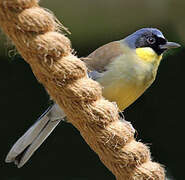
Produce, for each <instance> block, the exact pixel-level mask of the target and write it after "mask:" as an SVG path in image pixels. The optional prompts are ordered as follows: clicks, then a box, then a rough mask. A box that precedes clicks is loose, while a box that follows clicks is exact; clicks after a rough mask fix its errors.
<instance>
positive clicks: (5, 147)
mask: <svg viewBox="0 0 185 180" xmlns="http://www.w3.org/2000/svg"><path fill="white" fill-rule="evenodd" d="M40 4H41V5H42V6H44V7H46V8H48V9H50V10H51V11H53V12H54V14H55V15H56V16H57V17H58V19H59V20H60V21H61V22H62V23H64V25H65V26H66V27H68V28H69V30H70V31H71V32H72V34H71V35H69V36H68V37H69V38H70V39H71V41H72V46H73V48H74V49H75V50H76V51H77V55H78V56H79V57H80V56H87V55H88V54H89V53H90V52H92V51H93V50H94V49H96V48H97V47H99V46H101V45H103V44H105V43H108V42H110V41H113V40H119V39H122V38H124V37H125V36H127V35H128V34H130V33H132V32H134V31H136V30H137V29H139V28H142V27H157V28H159V29H160V30H161V31H162V32H163V33H164V34H165V36H166V37H167V38H168V39H169V40H170V41H176V42H178V43H180V44H181V45H182V48H180V49H178V50H173V51H171V52H169V53H168V54H167V55H166V56H165V58H164V59H163V60H162V62H161V66H160V69H159V73H158V76H157V79H156V81H155V83H154V84H153V85H152V87H150V88H149V89H148V90H147V92H145V93H144V95H143V96H142V97H141V98H139V99H138V100H137V101H136V102H135V103H134V104H132V105H131V106H130V107H129V108H128V109H126V110H125V112H124V114H125V116H126V119H127V120H129V121H131V122H132V124H133V126H134V127H135V128H136V129H137V132H138V135H137V140H140V141H142V142H145V143H146V144H147V145H149V146H150V149H151V153H152V157H153V160H154V161H157V162H159V163H161V164H163V165H164V166H166V168H167V171H168V173H169V174H170V176H171V177H173V179H177V180H184V179H185V171H184V161H185V158H184V152H185V146H184V144H185V143H184V122H183V121H184V100H185V95H184V94H185V87H184V81H185V80H184V79H185V76H184V66H185V50H184V47H183V46H184V43H185V10H184V9H185V1H184V0H178V1H175V0H163V1H161V0H155V1H154V0H153V1H151V0H142V1H138V0H130V1H128V0H125V1H124V0H65V1H64V0H63V1H59V0H58V1H57V0H55V1H54V0H53V1H51V0H50V1H49V0H42V1H41V2H40ZM0 59H1V60H0V82H1V86H0V96H1V101H0V106H1V107H0V108H1V111H0V112H1V117H0V118H1V125H0V138H1V146H0V160H1V163H0V164H1V165H0V179H1V180H25V179H26V180H33V179H36V180H38V179H39V180H40V179H41V180H42V179H43V180H50V179H52V180H58V179H60V180H91V179H93V180H94V179H97V180H100V179H106V180H113V179H115V178H114V176H113V175H112V174H111V172H109V170H108V169H106V168H105V167H104V166H103V165H102V163H101V162H100V160H99V159H98V156H97V155H96V154H95V153H94V152H93V151H92V150H91V149H90V148H89V147H88V145H87V144H86V143H85V142H84V140H83V139H82V137H81V136H80V134H79V132H78V131H77V130H76V129H75V128H74V127H73V126H72V125H70V124H67V123H61V124H60V125H59V126H58V127H57V128H56V130H55V131H54V133H53V134H52V135H51V136H50V137H49V138H48V139H47V141H46V142H45V143H44V144H43V145H42V146H41V147H40V148H39V150H38V151H37V152H36V153H35V154H34V156H33V157H32V158H31V159H30V161H29V162H28V163H27V164H26V165H25V166H24V167H23V168H21V169H17V168H16V167H15V166H14V165H13V164H6V163H4V159H5V156H6V154H7V152H8V151H9V149H10V147H11V146H12V145H13V143H14V142H15V141H16V140H17V138H18V137H19V136H21V135H22V134H23V133H24V132H25V130H26V129H27V128H28V127H29V126H30V125H31V124H32V123H33V122H34V121H35V120H36V119H37V118H38V117H39V115H40V114H41V113H42V112H43V111H44V110H45V108H46V107H48V104H49V103H48V99H49V97H48V95H47V93H46V92H45V90H44V88H43V87H42V85H40V84H39V83H38V82H37V80H36V79H35V77H34V75H33V74H32V71H31V69H30V67H29V65H27V64H26V63H25V62H24V61H23V60H22V59H21V57H20V55H18V54H15V51H14V48H13V47H12V46H11V45H10V43H9V42H7V40H6V38H5V36H4V35H3V34H1V35H0Z"/></svg>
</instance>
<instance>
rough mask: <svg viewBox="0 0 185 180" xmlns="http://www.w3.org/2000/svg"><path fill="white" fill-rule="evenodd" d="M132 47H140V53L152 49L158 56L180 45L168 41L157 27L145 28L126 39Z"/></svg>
mask: <svg viewBox="0 0 185 180" xmlns="http://www.w3.org/2000/svg"><path fill="white" fill-rule="evenodd" d="M124 42H126V43H127V45H128V46H129V48H131V49H136V51H137V49H139V51H138V52H139V53H141V52H142V54H144V53H143V52H147V50H152V52H154V53H155V54H156V55H157V56H160V55H162V54H163V53H164V52H165V51H166V50H168V49H172V48H178V47H180V45H179V44H178V43H175V42H168V41H167V39H166V38H165V37H164V35H163V34H162V32H161V31H159V30H158V29H156V28H143V29H140V30H138V31H136V32H134V33H133V34H131V35H129V36H128V37H126V38H125V39H124Z"/></svg>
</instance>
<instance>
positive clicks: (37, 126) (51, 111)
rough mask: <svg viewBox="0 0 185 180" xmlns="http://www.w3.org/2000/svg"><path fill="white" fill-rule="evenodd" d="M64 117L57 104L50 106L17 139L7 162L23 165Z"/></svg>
mask: <svg viewBox="0 0 185 180" xmlns="http://www.w3.org/2000/svg"><path fill="white" fill-rule="evenodd" d="M63 118H65V114H64V112H63V111H62V110H61V109H60V108H59V107H58V105H57V104H54V105H52V106H50V107H49V108H48V109H47V110H46V111H45V112H44V113H43V114H42V115H41V116H40V118H39V119H38V120H37V121H36V122H35V123H34V124H33V125H32V126H31V127H30V128H29V129H28V130H27V131H26V132H25V133H24V135H23V136H21V137H20V138H19V139H18V140H17V142H16V143H15V144H14V145H13V147H12V148H11V150H10V151H9V153H8V155H7V156H6V159H5V162H7V163H10V162H14V163H15V164H16V165H17V167H18V168H20V167H22V166H23V165H24V164H25V163H26V162H27V161H28V160H29V158H30V157H31V156H32V154H33V153H34V152H35V151H36V150H37V149H38V148H39V146H40V145H41V144H42V143H43V142H44V140H45V139H46V138H47V137H48V136H49V135H50V134H51V132H52V131H53V130H54V129H55V127H56V126H57V125H58V123H59V122H60V121H61V120H62V119H63Z"/></svg>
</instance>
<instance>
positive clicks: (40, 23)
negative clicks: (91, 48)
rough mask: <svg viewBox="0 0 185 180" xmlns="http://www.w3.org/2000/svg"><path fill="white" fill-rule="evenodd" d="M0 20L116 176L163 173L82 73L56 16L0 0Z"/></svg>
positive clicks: (15, 0) (151, 177) (155, 177)
mask: <svg viewBox="0 0 185 180" xmlns="http://www.w3.org/2000/svg"><path fill="white" fill-rule="evenodd" d="M0 26H1V28H2V29H3V31H4V32H5V33H6V34H7V36H8V37H9V38H10V39H11V40H12V41H13V43H14V44H15V46H16V48H17V49H18V51H19V52H20V54H21V55H22V57H23V58H24V59H25V61H27V62H28V63H29V64H30V66H31V68H32V70H33V73H34V74H35V76H36V77H37V79H38V81H39V82H41V83H42V84H43V85H44V87H45V88H46V90H47V91H48V93H49V94H50V95H51V97H52V98H53V99H54V101H55V102H56V103H57V104H59V105H60V107H61V108H62V109H63V110H64V112H65V113H66V115H67V117H68V119H69V121H70V122H71V123H72V124H73V125H74V126H75V127H76V128H77V129H78V130H79V131H80V133H81V135H82V136H83V138H84V139H85V141H86V142H87V143H88V144H89V146H90V147H91V148H92V149H93V150H94V151H95V152H96V153H97V154H98V156H99V157H100V160H101V161H102V162H103V163H104V164H105V166H107V167H108V168H109V169H110V170H111V171H112V173H113V174H114V175H115V176H116V178H117V180H136V179H138V180H144V179H147V180H163V179H164V178H165V175H164V170H163V168H162V167H161V166H160V165H159V164H158V163H155V162H152V161H151V157H150V152H149V150H148V148H147V147H146V146H145V145H144V144H142V143H141V142H136V141H135V139H134V132H133V131H132V129H131V127H130V126H129V125H128V124H127V123H124V122H121V121H120V120H119V116H118V109H117V107H116V106H115V105H114V104H113V103H111V102H108V101H107V100H105V99H104V98H103V97H102V92H101V87H100V85H99V84H98V83H97V82H95V81H93V80H91V79H89V78H88V77H87V73H86V71H87V69H86V66H85V65H84V63H83V62H81V61H80V59H78V58H77V57H76V56H74V55H73V54H72V49H71V46H70V40H69V39H68V38H67V37H65V36H64V35H63V34H62V33H61V32H59V29H60V25H59V24H58V23H57V21H56V19H55V17H54V16H53V15H52V14H51V13H49V12H47V11H45V10H44V9H42V8H41V7H39V5H38V1H37V0H0Z"/></svg>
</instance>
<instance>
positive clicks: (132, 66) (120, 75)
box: [99, 57, 156, 110]
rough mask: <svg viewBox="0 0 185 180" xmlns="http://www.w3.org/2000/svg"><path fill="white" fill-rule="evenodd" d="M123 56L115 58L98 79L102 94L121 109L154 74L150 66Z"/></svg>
mask: <svg viewBox="0 0 185 180" xmlns="http://www.w3.org/2000/svg"><path fill="white" fill-rule="evenodd" d="M123 58H124V57H120V59H117V60H116V61H115V62H114V64H112V65H111V66H110V67H108V68H109V70H108V71H106V72H105V73H104V75H103V76H102V78H101V79H99V82H100V84H101V85H102V86H103V96H104V97H105V98H107V99H109V100H110V101H115V102H116V103H117V104H118V107H119V108H120V109H121V110H122V109H125V108H126V107H128V106H129V105H130V104H131V103H132V102H134V101H135V100H136V99H137V98H138V97H139V96H140V95H141V94H142V93H143V92H144V91H145V90H146V88H147V87H148V86H149V85H150V84H151V83H152V82H153V80H154V79H155V74H156V73H155V71H154V70H153V69H151V67H150V66H146V65H145V64H142V63H135V62H133V61H129V60H127V59H123Z"/></svg>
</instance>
